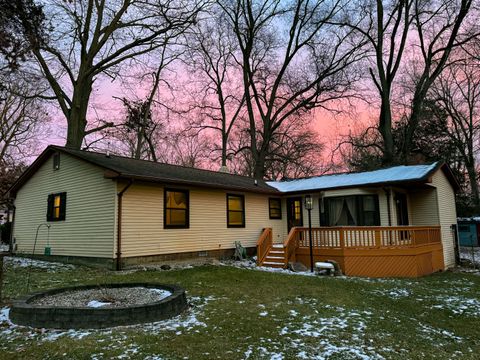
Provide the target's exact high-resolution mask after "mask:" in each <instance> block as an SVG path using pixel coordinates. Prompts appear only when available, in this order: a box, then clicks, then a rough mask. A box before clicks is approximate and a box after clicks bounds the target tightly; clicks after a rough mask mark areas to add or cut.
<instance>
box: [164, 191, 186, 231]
mask: <svg viewBox="0 0 480 360" xmlns="http://www.w3.org/2000/svg"><path fill="white" fill-rule="evenodd" d="M163 214H164V216H163V227H164V228H165V229H175V228H176V229H182V228H183V229H186V228H188V227H189V198H188V191H186V190H177V189H165V194H164V211H163Z"/></svg>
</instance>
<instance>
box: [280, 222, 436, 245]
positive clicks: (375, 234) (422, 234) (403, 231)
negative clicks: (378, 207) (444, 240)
mask: <svg viewBox="0 0 480 360" xmlns="http://www.w3.org/2000/svg"><path fill="white" fill-rule="evenodd" d="M290 238H291V239H292V240H291V241H293V242H294V244H289V246H290V247H295V246H298V247H308V246H309V237H308V228H304V227H297V228H293V229H292V231H291V232H290V234H289V239H290ZM287 241H288V239H287ZM439 242H441V236H440V226H341V227H322V228H312V243H313V247H314V248H319V249H322V248H329V249H332V248H333V249H346V248H352V249H362V248H364V249H372V248H377V249H378V248H405V247H415V246H422V245H428V244H434V243H439Z"/></svg>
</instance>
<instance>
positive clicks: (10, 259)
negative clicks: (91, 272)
mask: <svg viewBox="0 0 480 360" xmlns="http://www.w3.org/2000/svg"><path fill="white" fill-rule="evenodd" d="M4 260H5V261H4V262H5V264H6V265H10V266H12V267H13V268H25V267H30V266H32V267H34V268H37V269H45V270H47V271H48V272H50V271H51V272H54V271H59V270H72V269H73V268H75V266H74V265H72V264H63V263H58V262H51V261H41V260H34V259H29V258H24V257H16V256H7V257H5V259H4Z"/></svg>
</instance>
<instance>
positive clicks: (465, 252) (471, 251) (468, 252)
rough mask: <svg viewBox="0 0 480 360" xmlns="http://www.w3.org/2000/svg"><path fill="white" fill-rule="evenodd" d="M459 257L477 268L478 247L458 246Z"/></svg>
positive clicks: (479, 250)
mask: <svg viewBox="0 0 480 360" xmlns="http://www.w3.org/2000/svg"><path fill="white" fill-rule="evenodd" d="M460 258H461V259H465V260H468V261H470V262H472V263H474V264H475V265H476V266H477V268H480V247H473V248H472V247H468V246H461V247H460Z"/></svg>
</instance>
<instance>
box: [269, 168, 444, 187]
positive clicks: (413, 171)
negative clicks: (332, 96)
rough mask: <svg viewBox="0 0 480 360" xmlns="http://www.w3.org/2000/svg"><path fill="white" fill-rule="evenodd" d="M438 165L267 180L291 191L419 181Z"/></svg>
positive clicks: (272, 184) (271, 184)
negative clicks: (296, 178) (286, 179)
mask: <svg viewBox="0 0 480 360" xmlns="http://www.w3.org/2000/svg"><path fill="white" fill-rule="evenodd" d="M436 166H437V163H433V164H430V165H409V166H403V165H402V166H394V167H391V168H388V169H379V170H374V171H365V172H359V173H349V174H334V175H323V176H315V177H311V178H308V179H298V180H290V181H267V184H268V185H270V186H273V187H274V188H276V189H277V190H279V191H282V192H289V191H306V190H324V189H332V188H338V187H345V186H358V185H365V184H382V183H385V182H395V181H398V182H402V181H415V180H417V181H419V180H421V179H424V178H425V177H426V176H427V175H428V174H429V173H430V172H431V171H432V170H433V169H435V167H436Z"/></svg>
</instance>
